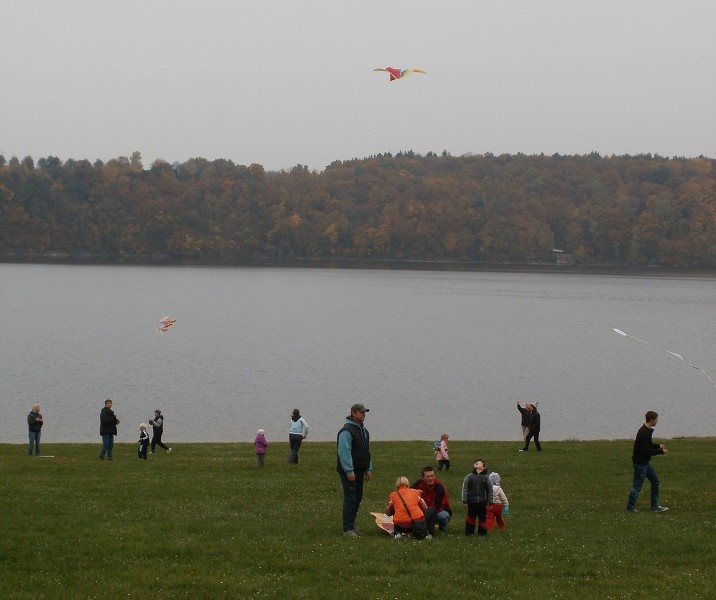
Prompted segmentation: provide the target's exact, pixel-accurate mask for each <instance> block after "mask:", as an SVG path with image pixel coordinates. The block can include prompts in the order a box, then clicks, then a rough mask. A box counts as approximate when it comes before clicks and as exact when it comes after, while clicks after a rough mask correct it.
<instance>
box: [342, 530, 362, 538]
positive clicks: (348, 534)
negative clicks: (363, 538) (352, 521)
mask: <svg viewBox="0 0 716 600" xmlns="http://www.w3.org/2000/svg"><path fill="white" fill-rule="evenodd" d="M343 535H344V536H346V537H349V538H357V537H358V534H357V533H356V532H355V531H353V530H352V529H349V530H348V531H344V532H343Z"/></svg>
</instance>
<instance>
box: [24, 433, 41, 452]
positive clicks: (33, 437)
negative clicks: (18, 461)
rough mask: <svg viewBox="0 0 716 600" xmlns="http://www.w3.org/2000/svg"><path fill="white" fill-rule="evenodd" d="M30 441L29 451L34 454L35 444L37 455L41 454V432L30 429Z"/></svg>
mask: <svg viewBox="0 0 716 600" xmlns="http://www.w3.org/2000/svg"><path fill="white" fill-rule="evenodd" d="M28 437H29V438H30V443H29V444H28V445H27V453H28V454H29V455H30V456H32V446H33V444H34V445H35V455H36V456H40V432H39V431H30V432H28Z"/></svg>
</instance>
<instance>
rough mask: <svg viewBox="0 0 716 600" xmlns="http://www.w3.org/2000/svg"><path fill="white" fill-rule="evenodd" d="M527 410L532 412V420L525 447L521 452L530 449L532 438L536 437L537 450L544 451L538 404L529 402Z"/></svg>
mask: <svg viewBox="0 0 716 600" xmlns="http://www.w3.org/2000/svg"><path fill="white" fill-rule="evenodd" d="M527 410H528V411H529V413H530V422H529V425H528V426H527V436H526V437H525V447H524V448H522V449H521V450H520V452H527V451H528V450H529V449H530V440H532V438H534V441H535V446H537V451H538V452H542V445H541V444H540V443H539V430H540V414H539V413H538V412H537V405H536V404H528V405H527Z"/></svg>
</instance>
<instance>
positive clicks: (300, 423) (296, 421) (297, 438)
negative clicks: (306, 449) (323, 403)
mask: <svg viewBox="0 0 716 600" xmlns="http://www.w3.org/2000/svg"><path fill="white" fill-rule="evenodd" d="M307 435H308V423H307V422H306V419H304V418H303V417H302V416H301V411H300V410H298V409H297V408H294V409H293V413H292V414H291V425H290V427H289V430H288V443H289V444H290V445H291V454H290V455H289V457H288V464H290V465H297V464H298V449H299V448H300V447H301V442H303V440H305V439H306V436H307Z"/></svg>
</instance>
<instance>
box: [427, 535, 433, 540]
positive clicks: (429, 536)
mask: <svg viewBox="0 0 716 600" xmlns="http://www.w3.org/2000/svg"><path fill="white" fill-rule="evenodd" d="M425 539H426V540H432V539H433V536H432V535H430V534H428V535H426V536H425Z"/></svg>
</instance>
